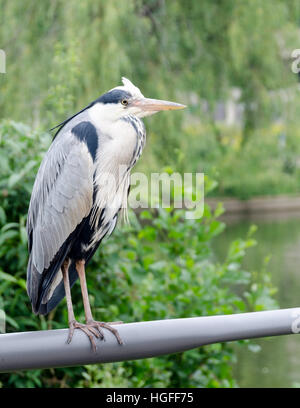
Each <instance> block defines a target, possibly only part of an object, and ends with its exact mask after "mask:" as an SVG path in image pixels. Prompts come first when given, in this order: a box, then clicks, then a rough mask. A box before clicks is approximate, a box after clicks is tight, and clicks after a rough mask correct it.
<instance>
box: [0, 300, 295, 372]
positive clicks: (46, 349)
mask: <svg viewBox="0 0 300 408" xmlns="http://www.w3.org/2000/svg"><path fill="white" fill-rule="evenodd" d="M115 327H116V328H117V329H118V331H119V334H120V336H121V338H122V340H123V341H124V344H123V345H122V346H120V345H119V344H118V343H117V341H116V338H115V337H114V336H113V335H112V333H110V332H109V331H107V330H105V329H104V330H105V341H103V340H98V339H96V344H97V351H96V352H94V351H93V350H92V348H91V344H90V341H89V339H88V338H87V336H86V335H85V334H84V333H83V332H82V331H80V330H75V333H74V336H73V340H72V342H71V343H70V344H67V343H66V339H67V336H68V329H61V330H45V331H32V332H20V333H7V334H0V372H10V371H15V370H29V369H37V368H50V367H66V366H76V365H86V364H95V363H109V362H115V361H124V360H136V359H142V358H148V357H155V356H160V355H163V354H171V353H178V352H182V351H186V350H190V349H194V348H197V347H200V346H204V345H207V344H212V343H220V342H227V341H235V340H242V339H251V338H259V337H268V336H280V335H283V334H296V333H299V332H300V308H294V309H280V310H271V311H264V312H252V313H241V314H232V315H220V316H205V317H191V318H185V319H172V320H157V321H149V322H140V323H128V324H120V325H118V326H115Z"/></svg>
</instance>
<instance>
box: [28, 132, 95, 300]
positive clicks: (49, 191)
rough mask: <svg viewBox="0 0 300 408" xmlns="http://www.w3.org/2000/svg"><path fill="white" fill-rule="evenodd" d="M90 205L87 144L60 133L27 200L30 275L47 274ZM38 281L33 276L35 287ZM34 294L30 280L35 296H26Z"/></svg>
mask: <svg viewBox="0 0 300 408" xmlns="http://www.w3.org/2000/svg"><path fill="white" fill-rule="evenodd" d="M92 203H93V159H92V156H91V154H90V152H89V149H88V147H87V144H86V143H85V142H84V141H82V140H80V138H78V137H76V135H75V134H74V133H72V131H71V130H69V131H68V132H64V133H60V134H59V135H58V137H57V138H56V139H55V140H54V141H53V143H52V145H51V147H50V149H49V150H48V152H47V154H46V156H45V157H44V160H43V161H42V164H41V166H40V168H39V171H38V174H37V177H36V180H35V183H34V187H33V191H32V196H31V200H30V206H29V212H28V221H27V234H28V239H29V251H30V262H29V264H30V265H31V272H32V270H34V271H35V274H36V275H37V274H40V275H46V274H47V270H48V268H49V267H50V265H51V263H52V262H53V260H54V259H55V256H56V255H57V254H58V252H59V251H60V248H62V246H63V245H64V243H65V242H66V240H67V239H68V237H69V236H70V234H72V232H73V231H75V229H76V227H77V226H78V225H79V224H80V223H81V221H82V220H83V219H84V218H85V217H87V216H88V214H89V212H90V210H91V208H92ZM29 272H30V271H29ZM41 278H42V276H41V277H38V276H37V279H36V283H37V281H39V282H40V281H41ZM44 278H46V276H44V277H43V279H44ZM36 290H37V288H36V285H35V284H34V279H33V277H31V278H30V279H28V292H29V295H30V297H31V299H32V298H33V297H35V296H34V294H32V293H31V294H30V292H32V291H36Z"/></svg>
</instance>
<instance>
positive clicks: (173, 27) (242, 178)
mask: <svg viewBox="0 0 300 408" xmlns="http://www.w3.org/2000/svg"><path fill="white" fill-rule="evenodd" d="M0 9H1V15H0V38H1V48H3V49H4V50H5V51H6V54H7V74H6V75H0V89H1V92H0V117H1V118H13V119H14V120H19V121H21V122H26V123H29V124H34V127H36V124H41V125H42V126H43V127H44V128H45V129H48V128H51V127H53V126H54V125H56V124H58V123H59V122H61V121H62V120H64V119H65V118H66V117H67V116H68V115H71V114H72V113H74V112H76V111H77V110H79V109H81V108H82V107H84V106H86V105H87V104H88V103H89V102H90V101H92V100H94V99H96V98H97V97H98V96H99V94H100V93H102V92H103V91H104V90H108V89H110V88H111V87H113V86H116V85H117V84H119V82H120V77H121V76H122V75H124V76H128V77H129V78H131V79H132V80H133V81H134V82H135V83H136V84H137V85H138V86H139V87H140V88H141V90H142V92H143V93H144V94H145V95H147V96H150V97H151V96H152V97H157V98H164V99H170V100H172V99H174V100H178V101H179V102H183V103H187V104H188V106H189V109H188V110H186V112H177V113H176V114H173V115H172V114H165V113H161V114H160V115H158V116H157V117H156V118H155V120H154V121H152V122H151V133H150V134H149V140H151V143H149V145H148V147H147V150H146V152H145V155H144V158H143V164H142V165H141V166H142V168H143V169H149V168H153V166H152V164H153V163H155V167H156V168H157V167H159V168H160V167H162V166H165V165H166V164H171V165H172V166H175V165H176V170H177V171H183V170H185V171H191V170H192V168H195V167H198V168H199V167H200V168H201V169H205V171H206V169H209V170H210V169H212V168H215V169H216V171H217V172H218V174H220V179H221V178H222V180H220V181H221V182H220V183H219V186H220V187H219V190H217V193H218V194H228V195H235V196H240V197H246V195H247V196H251V195H257V194H263V193H272V194H273V193H285V192H299V183H298V179H297V178H294V180H296V181H295V182H293V181H292V180H291V178H292V177H291V176H290V177H289V176H288V175H286V173H285V172H284V171H282V167H280V164H278V166H277V165H275V167H272V174H270V173H271V171H269V172H268V175H267V176H266V177H264V174H265V168H264V158H265V159H266V161H265V163H269V162H270V161H271V166H272V164H273V162H272V157H273V154H274V151H276V149H277V139H276V137H273V138H272V140H271V144H270V143H269V142H266V143H265V142H264V139H263V138H262V140H261V142H260V143H259V146H258V144H257V137H256V135H257V134H259V133H261V131H263V130H264V129H270V128H272V125H273V122H274V118H278V117H280V118H281V120H282V121H283V122H284V124H285V125H286V127H287V128H288V127H289V125H290V123H291V117H290V114H289V113H288V112H289V111H293V112H294V113H293V117H294V120H295V125H296V126H294V129H297V127H298V128H299V126H297V125H298V113H297V111H295V110H293V106H294V105H295V104H296V102H297V99H298V97H297V95H294V97H293V98H292V99H290V98H289V94H288V92H289V91H290V90H291V89H294V90H295V91H296V93H297V90H296V84H297V75H295V74H294V73H292V71H291V67H290V64H291V59H290V55H291V52H292V50H293V49H295V48H298V25H299V16H300V7H299V2H298V1H297V0H290V1H288V2H287V1H283V0H265V1H260V0H247V1H240V2H237V1H234V0H219V1H217V2H214V1H211V0H201V1H197V0H186V1H162V0H129V1H126V2H120V1H119V0H111V1H109V2H108V1H105V0H98V1H97V2H95V1H94V0H85V1H84V2H79V1H76V0H69V1H67V2H63V1H53V2H43V1H40V2H36V1H35V0H27V1H26V3H24V2H17V1H8V0H0ZM233 89H239V91H240V93H241V95H240V97H239V100H238V102H239V103H242V104H243V111H244V114H243V120H242V123H241V127H240V129H238V132H239V149H236V150H235V149H234V147H233V146H232V145H233V144H235V142H236V138H235V133H236V129H230V128H228V127H226V126H225V127H224V126H223V127H220V126H219V124H218V123H216V120H215V118H214V111H215V108H216V106H217V104H218V103H219V102H222V101H226V100H228V99H230V98H231V93H232V90H233ZM282 90H286V91H287V95H286V96H288V98H286V97H282ZM294 94H295V92H294ZM287 99H289V103H287ZM203 102H205V106H206V108H205V109H203ZM199 119H200V120H199ZM191 124H196V125H195V129H194V132H195V133H196V135H195V138H194V140H193V143H192V142H191V138H190V136H191V135H190V132H189V130H190V125H191ZM287 132H288V133H290V131H289V130H287ZM292 139H293V141H290V138H288V141H287V147H288V149H289V150H290V151H293V145H294V144H295V142H296V141H297V143H298V144H299V140H298V137H296V136H295V137H294V136H293V137H292ZM248 143H251V144H252V147H251V149H256V150H257V155H259V156H260V157H256V160H255V162H253V163H252V162H251V161H250V159H249V160H247V157H248V155H247V153H245V152H243V148H244V147H245V146H247V144H248ZM166 146H167V148H166ZM270 147H271V149H270ZM183 150H184V151H185V154H184V156H183V159H182V160H181V162H180V163H178V161H177V158H178V155H177V153H176V152H182V151H183ZM224 154H225V158H224V157H223V155H224ZM204 156H205V157H204ZM240 156H241V157H240ZM249 157H251V158H252V157H253V155H250V156H249ZM191 158H192V160H191ZM286 160H287V166H286V167H285V168H287V169H289V168H290V158H289V156H287V158H286ZM223 161H225V164H224V166H223ZM292 162H293V160H292ZM231 163H233V164H234V174H235V175H237V176H236V177H237V178H238V179H237V178H235V175H233V174H232V173H233V172H232V173H231V174H230V169H229V166H230V164H231ZM292 164H293V163H292ZM255 169H256V171H257V172H260V177H256V176H257V174H255V175H253V177H252V179H251V178H250V176H248V175H249V174H252V173H253V170H255ZM281 176H282V179H281ZM223 178H224V179H223ZM279 179H281V180H282V181H281V182H277V183H276V180H279ZM253 180H255V186H254V185H253ZM218 181H219V180H218ZM239 182H240V183H239ZM265 188H266V190H265ZM244 189H247V192H245V191H244Z"/></svg>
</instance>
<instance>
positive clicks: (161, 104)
mask: <svg viewBox="0 0 300 408" xmlns="http://www.w3.org/2000/svg"><path fill="white" fill-rule="evenodd" d="M131 106H136V107H138V108H140V109H142V110H143V111H147V112H153V113H154V112H159V111H162V110H177V109H184V108H186V105H181V103H175V102H170V101H161V100H159V99H150V98H143V99H136V100H135V101H133V102H132V103H131Z"/></svg>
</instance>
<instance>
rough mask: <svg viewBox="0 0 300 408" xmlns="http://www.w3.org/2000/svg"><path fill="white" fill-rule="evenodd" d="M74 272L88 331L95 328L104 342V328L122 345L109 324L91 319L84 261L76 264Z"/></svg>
mask: <svg viewBox="0 0 300 408" xmlns="http://www.w3.org/2000/svg"><path fill="white" fill-rule="evenodd" d="M76 270H77V273H78V276H79V280H80V286H81V293H82V299H83V306H84V312H85V319H86V323H87V327H88V328H89V329H90V328H96V329H97V330H98V331H99V334H100V337H101V339H103V340H104V333H103V330H102V328H105V329H107V330H109V331H110V332H111V333H112V334H113V335H114V336H115V337H116V339H117V341H118V343H119V344H123V341H122V339H121V337H120V335H119V333H118V331H117V330H116V329H115V328H113V327H111V323H105V322H97V321H95V320H94V319H93V315H92V311H91V306H90V302H89V296H88V290H87V284H86V278H85V261H84V260H80V261H77V262H76ZM118 323H119V322H115V324H118Z"/></svg>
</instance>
